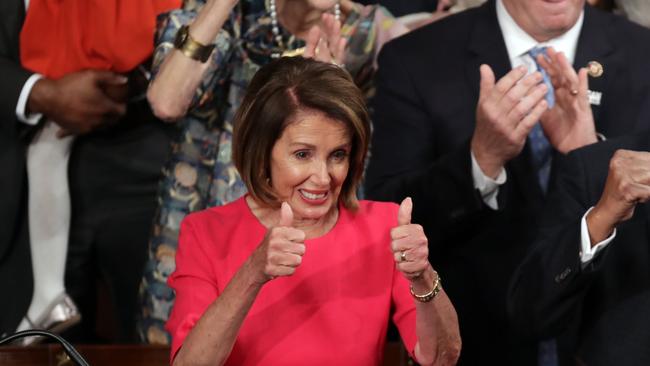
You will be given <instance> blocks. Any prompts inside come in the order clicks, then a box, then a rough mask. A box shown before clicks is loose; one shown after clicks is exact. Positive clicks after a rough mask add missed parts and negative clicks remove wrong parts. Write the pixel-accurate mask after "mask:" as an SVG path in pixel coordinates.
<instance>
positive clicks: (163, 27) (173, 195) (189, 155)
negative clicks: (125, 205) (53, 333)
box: [138, 0, 407, 344]
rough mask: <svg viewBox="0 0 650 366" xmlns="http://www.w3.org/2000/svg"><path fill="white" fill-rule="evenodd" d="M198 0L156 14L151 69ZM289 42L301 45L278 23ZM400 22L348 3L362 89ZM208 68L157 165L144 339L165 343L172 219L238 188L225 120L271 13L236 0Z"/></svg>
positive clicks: (255, 66) (254, 61)
mask: <svg viewBox="0 0 650 366" xmlns="http://www.w3.org/2000/svg"><path fill="white" fill-rule="evenodd" d="M204 3H205V1H204V0H186V1H185V3H184V5H183V8H182V9H179V10H174V11H171V12H169V13H165V14H162V15H161V16H160V17H159V22H158V31H157V42H156V49H155V51H154V60H153V70H152V73H153V77H154V78H155V74H156V72H157V71H158V69H159V67H160V65H161V64H162V62H163V60H164V58H165V56H166V55H167V54H168V53H169V52H170V51H171V50H172V49H173V41H174V38H175V36H176V32H177V30H178V29H179V28H180V27H181V26H182V25H185V24H189V23H191V22H192V20H193V19H194V18H195V17H196V15H197V13H198V11H199V10H200V8H201V7H202V6H203V4H204ZM281 32H282V37H283V39H284V42H283V43H284V44H285V45H287V47H288V48H289V49H295V48H298V47H302V46H304V44H303V42H302V41H300V40H297V39H295V38H294V37H293V36H292V35H290V34H289V33H288V32H286V30H283V29H281ZM406 32H407V28H406V27H405V26H404V25H402V24H401V23H400V22H399V21H397V20H396V19H395V18H393V17H392V16H391V15H390V13H389V12H388V11H387V10H385V9H384V8H382V7H380V6H365V7H364V6H361V5H358V4H355V5H354V8H353V10H352V11H351V12H349V13H348V14H346V19H345V23H344V24H343V26H342V30H341V33H342V35H343V36H344V37H345V38H347V39H348V46H347V49H346V54H345V58H344V62H345V67H346V69H347V70H348V71H349V72H350V74H351V75H353V77H354V78H355V81H356V82H357V85H359V86H360V87H361V88H362V90H364V92H365V93H366V94H367V95H370V94H371V93H372V87H371V85H370V81H371V76H372V74H373V71H374V70H375V67H376V58H377V55H378V53H379V49H380V48H381V46H382V45H383V44H384V43H385V42H387V41H388V40H391V39H393V38H395V37H397V36H400V35H402V34H404V33H406ZM215 44H216V47H215V52H214V53H213V55H212V57H211V59H210V60H209V61H208V62H209V69H208V71H207V72H206V73H205V75H204V78H203V80H202V82H201V84H200V85H199V87H198V88H197V90H196V93H195V95H194V99H193V101H192V103H191V105H190V109H189V112H188V113H187V115H185V116H184V117H183V118H182V119H181V120H179V121H178V122H177V124H178V128H179V129H180V131H179V137H178V138H177V139H176V141H175V142H173V144H172V153H171V156H170V158H169V160H168V162H167V164H166V166H165V167H164V169H163V173H164V178H163V179H162V181H161V183H160V188H159V196H158V202H159V206H158V210H157V213H156V216H155V218H154V222H153V230H152V236H151V239H150V243H149V259H148V261H147V264H146V266H145V268H144V274H143V280H142V283H141V286H140V297H141V300H142V309H141V310H142V313H141V316H140V320H139V323H138V332H139V333H140V337H141V339H142V340H143V341H144V342H147V343H157V344H169V342H170V336H169V334H168V333H167V332H166V331H165V330H164V324H165V322H166V321H167V319H168V317H169V313H170V310H171V307H172V305H173V302H174V293H173V291H172V290H171V289H170V288H169V287H168V286H167V278H168V276H169V275H170V274H171V273H172V272H173V271H174V268H175V261H174V258H175V254H176V246H177V240H178V232H179V228H180V223H181V221H182V220H183V218H184V217H185V216H186V215H187V214H189V213H191V212H194V211H198V210H202V209H204V208H207V207H212V206H219V205H223V204H226V203H229V202H232V201H234V200H236V199H237V198H239V197H241V196H242V195H244V193H245V192H246V187H245V184H244V183H243V182H242V180H241V178H240V177H239V174H238V173H237V170H236V169H235V166H234V165H233V162H232V159H231V144H232V130H233V126H232V121H233V117H234V115H235V112H236V111H237V108H238V107H239V105H240V104H241V102H242V100H243V97H244V93H245V91H246V87H247V86H248V83H249V81H250V80H251V79H252V78H253V75H254V74H255V72H257V70H259V69H260V68H261V67H262V66H263V65H265V64H266V63H268V62H270V61H271V54H272V53H274V52H277V51H278V50H277V46H276V44H275V41H274V37H273V33H272V30H271V19H270V16H269V12H268V10H267V8H266V4H265V2H264V1H263V0H240V2H239V4H238V5H237V6H236V7H235V9H234V10H233V12H232V13H231V14H230V17H229V19H228V20H227V21H226V23H225V24H224V26H223V28H222V30H221V31H220V32H219V34H218V35H217V37H216V39H215Z"/></svg>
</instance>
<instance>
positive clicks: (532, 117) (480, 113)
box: [471, 65, 548, 178]
mask: <svg viewBox="0 0 650 366" xmlns="http://www.w3.org/2000/svg"><path fill="white" fill-rule="evenodd" d="M480 71H481V90H480V95H479V101H478V106H477V108H476V129H475V130H474V135H473V136H472V143H471V149H472V152H473V153H474V156H475V157H476V161H477V162H478V165H479V166H480V168H481V170H482V171H483V173H484V174H485V175H487V176H489V177H492V178H496V177H497V176H498V175H499V172H500V171H501V169H502V168H503V166H504V165H505V164H506V163H507V162H508V161H509V160H510V159H512V158H514V157H516V156H517V155H519V153H520V152H521V149H522V148H523V147H524V144H525V143H526V138H527V136H528V133H529V132H530V130H531V129H532V128H533V126H534V125H535V123H537V121H538V120H539V118H540V117H541V116H542V113H544V111H546V109H547V108H548V104H547V103H546V101H545V100H544V95H545V94H546V91H547V87H546V85H544V84H543V83H540V82H541V81H542V75H541V74H540V73H539V72H535V73H532V74H530V75H526V68H524V67H517V68H515V69H513V70H511V71H510V72H509V73H507V74H506V75H505V76H504V77H503V78H501V79H500V80H499V81H498V82H496V83H495V77H494V73H493V72H492V69H491V68H490V67H489V66H487V65H481V69H480Z"/></svg>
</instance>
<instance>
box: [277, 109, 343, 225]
mask: <svg viewBox="0 0 650 366" xmlns="http://www.w3.org/2000/svg"><path fill="white" fill-rule="evenodd" d="M351 148H352V142H351V137H350V132H349V131H348V129H347V128H346V127H345V125H344V124H343V123H342V122H340V121H337V120H334V119H331V118H329V117H327V116H326V115H325V114H324V113H322V112H319V111H314V110H307V111H304V112H299V113H298V115H297V116H296V117H295V118H293V121H292V122H291V123H290V124H289V125H288V126H287V127H286V128H285V129H284V132H283V133H282V136H280V138H279V139H278V140H277V141H276V142H275V145H274V146H273V149H272V151H271V185H272V186H273V189H274V191H275V194H276V195H277V196H278V198H279V199H280V200H282V201H286V202H288V203H289V205H291V208H292V209H293V214H294V218H296V219H308V220H314V219H321V218H324V217H325V215H326V214H327V213H329V212H330V211H332V210H335V209H336V208H337V202H338V198H339V194H340V193H341V187H342V185H343V182H344V181H345V178H346V177H347V175H348V169H349V167H350V161H349V156H350V150H351Z"/></svg>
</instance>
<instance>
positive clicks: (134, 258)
mask: <svg viewBox="0 0 650 366" xmlns="http://www.w3.org/2000/svg"><path fill="white" fill-rule="evenodd" d="M27 3H28V2H25V1H24V0H8V1H3V2H1V3H0V75H2V77H3V88H2V90H1V91H0V116H1V117H2V118H1V121H2V123H1V124H0V125H1V127H0V128H1V129H2V133H1V134H0V167H2V169H3V172H4V173H3V174H2V178H0V189H1V192H2V195H1V196H0V197H1V198H0V207H1V208H0V210H2V211H0V219H1V220H2V225H0V294H2V295H1V296H2V298H3V299H6V300H7V301H1V302H0V334H3V333H11V332H13V331H14V330H15V329H16V327H17V326H18V324H19V322H20V320H21V318H23V317H24V316H25V314H26V313H27V307H28V306H29V304H30V298H31V296H32V284H33V281H32V267H31V262H30V241H29V230H28V222H27V221H28V220H27V177H26V172H25V170H26V168H25V165H26V162H25V160H26V155H25V154H26V150H27V147H28V145H29V144H30V141H31V138H32V137H33V136H34V134H35V132H36V131H37V130H38V129H39V128H40V127H41V125H40V124H39V125H37V124H36V122H38V121H29V120H27V121H26V120H25V115H30V116H33V115H35V114H36V115H38V114H42V115H43V117H44V119H47V120H48V121H55V122H51V123H56V124H57V125H58V127H59V128H61V129H62V130H64V131H66V133H69V134H74V135H77V136H78V137H77V139H76V141H75V143H74V146H73V150H72V153H71V161H70V167H69V186H70V195H71V197H72V202H71V206H72V207H71V210H72V222H71V228H70V244H69V246H68V257H67V262H68V263H67V266H66V289H67V291H68V293H70V295H71V296H72V298H73V299H74V300H75V301H76V302H77V304H78V305H79V306H80V308H81V311H82V313H83V317H84V319H85V322H84V323H83V328H82V331H81V332H79V333H77V334H79V340H83V341H86V342H89V341H96V340H97V339H96V338H94V337H95V335H94V331H95V329H96V327H97V324H95V316H94V315H95V309H96V308H97V304H96V298H97V294H96V281H98V280H99V281H100V282H105V283H106V288H107V290H108V295H109V296H110V299H111V300H112V302H110V303H108V302H107V303H105V304H101V307H100V308H103V309H104V310H110V311H112V312H113V314H112V315H109V316H110V317H111V318H112V319H113V320H115V321H113V322H110V324H111V326H112V328H111V329H108V330H107V333H113V337H114V338H113V340H114V341H122V342H128V341H135V327H134V324H135V313H136V310H137V309H136V307H137V288H138V283H139V279H140V278H141V270H142V266H143V264H144V260H145V257H146V249H147V239H148V234H149V230H150V224H151V218H152V217H153V211H154V209H155V195H156V191H157V183H158V180H159V178H160V175H161V167H162V164H163V162H164V161H165V159H166V158H167V154H168V152H169V141H170V135H171V133H172V131H173V127H171V126H167V125H164V124H162V123H161V122H160V121H159V120H157V119H156V118H155V117H154V116H153V115H152V113H151V111H150V109H149V107H148V104H147V103H146V100H145V99H144V98H143V95H144V91H145V90H146V85H147V81H146V80H145V79H144V77H142V76H143V75H144V74H143V73H142V72H139V69H138V68H136V70H135V72H132V73H130V74H129V75H128V76H129V78H128V85H126V84H124V83H123V82H121V83H116V84H122V85H120V86H119V87H115V88H111V87H109V86H108V83H107V78H109V79H110V78H115V80H123V77H122V76H120V75H118V74H116V73H113V72H109V71H105V70H83V71H78V72H70V73H67V74H66V75H65V76H63V77H61V78H57V79H49V78H47V77H42V78H40V79H38V77H37V76H36V75H35V73H34V72H33V71H30V70H27V69H26V68H25V67H24V66H23V65H21V58H20V54H19V46H20V42H19V40H20V37H21V30H23V31H24V26H23V23H24V22H25V15H26V9H25V6H26V4H27ZM39 5H41V6H43V4H39ZM46 5H47V4H46ZM33 6H36V5H34V4H32V5H31V6H30V8H29V9H28V11H30V9H32V7H33ZM153 17H154V16H152V18H153ZM151 23H153V21H151ZM39 25H41V24H39ZM42 27H43V29H47V24H42ZM141 77H142V78H141ZM140 79H141V80H140ZM121 86H123V87H124V88H121ZM21 97H22V98H21ZM127 99H128V100H129V102H128V103H127ZM21 100H22V102H21ZM21 103H22V104H21ZM21 106H22V107H21ZM21 108H22V109H21ZM120 115H122V116H121V118H119V120H118V121H116V118H115V117H116V116H120ZM31 122H34V124H33V125H31V124H30V123H31ZM46 183H47V182H42V184H43V185H44V186H45V184H46ZM107 313H108V314H110V312H109V311H107ZM37 326H38V324H37Z"/></svg>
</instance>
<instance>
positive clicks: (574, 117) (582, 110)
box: [537, 47, 596, 154]
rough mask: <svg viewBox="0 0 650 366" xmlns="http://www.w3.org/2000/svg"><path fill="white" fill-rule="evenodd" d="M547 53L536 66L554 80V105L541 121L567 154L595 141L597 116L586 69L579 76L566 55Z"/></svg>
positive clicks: (561, 149) (549, 51) (549, 135)
mask: <svg viewBox="0 0 650 366" xmlns="http://www.w3.org/2000/svg"><path fill="white" fill-rule="evenodd" d="M547 54H548V57H544V55H541V54H540V55H538V56H537V63H538V64H539V65H540V66H541V67H542V68H544V70H545V71H546V73H547V74H548V76H549V77H550V78H551V83H552V84H553V89H554V90H555V106H554V107H553V108H551V109H549V110H547V111H546V112H545V113H544V114H543V115H542V117H541V119H540V120H541V123H542V128H543V129H544V134H545V135H546V137H548V140H549V142H550V143H551V145H553V147H555V149H556V150H558V151H560V152H562V153H565V154H566V153H568V152H570V151H571V150H574V149H577V148H580V147H582V146H585V145H588V144H592V143H594V142H596V127H595V124H594V116H593V114H592V113H591V106H590V105H589V99H588V95H587V93H588V88H589V81H588V77H587V69H586V68H584V67H583V68H581V69H580V70H579V71H578V73H576V72H575V70H574V69H573V66H571V64H570V63H569V61H568V60H567V59H566V57H565V56H564V54H563V53H562V52H556V51H555V50H554V49H553V48H552V47H549V48H548V49H547Z"/></svg>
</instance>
